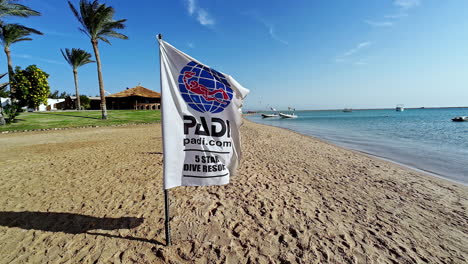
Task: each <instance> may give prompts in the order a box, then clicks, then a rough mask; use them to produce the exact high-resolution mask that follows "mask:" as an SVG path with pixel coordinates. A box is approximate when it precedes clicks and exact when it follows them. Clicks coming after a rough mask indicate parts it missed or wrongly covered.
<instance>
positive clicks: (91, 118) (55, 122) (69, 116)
mask: <svg viewBox="0 0 468 264" xmlns="http://www.w3.org/2000/svg"><path fill="white" fill-rule="evenodd" d="M107 114H108V119H107V120H101V111H67V112H34V113H21V114H20V115H19V116H18V117H17V119H16V120H15V122H14V123H12V124H11V125H5V126H0V132H1V131H13V130H32V129H47V128H64V127H83V126H110V125H123V124H141V123H155V122H158V121H160V120H161V112H160V111H154V110H111V111H107Z"/></svg>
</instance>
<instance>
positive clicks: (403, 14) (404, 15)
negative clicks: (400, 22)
mask: <svg viewBox="0 0 468 264" xmlns="http://www.w3.org/2000/svg"><path fill="white" fill-rule="evenodd" d="M407 16H408V14H407V13H403V12H400V13H396V14H390V15H385V16H384V17H385V18H390V19H397V18H402V17H407Z"/></svg>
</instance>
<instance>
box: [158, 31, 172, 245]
mask: <svg viewBox="0 0 468 264" xmlns="http://www.w3.org/2000/svg"><path fill="white" fill-rule="evenodd" d="M157 38H158V40H161V39H162V34H158V36H157ZM158 43H159V45H160V46H161V43H160V42H159V41H158ZM159 63H160V65H159V67H160V68H161V67H162V65H161V48H160V49H159ZM159 72H160V73H161V70H160V71H159ZM159 78H160V83H161V97H162V90H163V89H162V79H161V74H160V75H159ZM163 134H164V133H163ZM163 136H164V135H163ZM163 177H164V176H163ZM164 212H165V221H164V230H165V232H166V246H170V245H171V244H172V243H171V227H170V225H169V224H170V223H169V190H167V189H164Z"/></svg>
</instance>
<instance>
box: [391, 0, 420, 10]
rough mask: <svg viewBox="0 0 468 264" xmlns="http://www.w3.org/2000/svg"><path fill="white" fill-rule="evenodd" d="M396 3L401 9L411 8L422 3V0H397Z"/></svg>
mask: <svg viewBox="0 0 468 264" xmlns="http://www.w3.org/2000/svg"><path fill="white" fill-rule="evenodd" d="M393 4H394V5H396V6H398V7H400V8H401V9H406V10H408V9H410V8H413V7H416V6H418V5H420V4H421V1H420V0H395V1H394V2H393Z"/></svg>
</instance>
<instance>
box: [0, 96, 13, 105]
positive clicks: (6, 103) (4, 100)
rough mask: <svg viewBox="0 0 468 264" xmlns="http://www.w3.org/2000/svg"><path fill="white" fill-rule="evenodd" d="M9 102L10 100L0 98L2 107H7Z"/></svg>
mask: <svg viewBox="0 0 468 264" xmlns="http://www.w3.org/2000/svg"><path fill="white" fill-rule="evenodd" d="M10 102H11V99H10V98H3V97H0V103H1V104H2V107H5V106H6V105H9V104H10Z"/></svg>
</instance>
